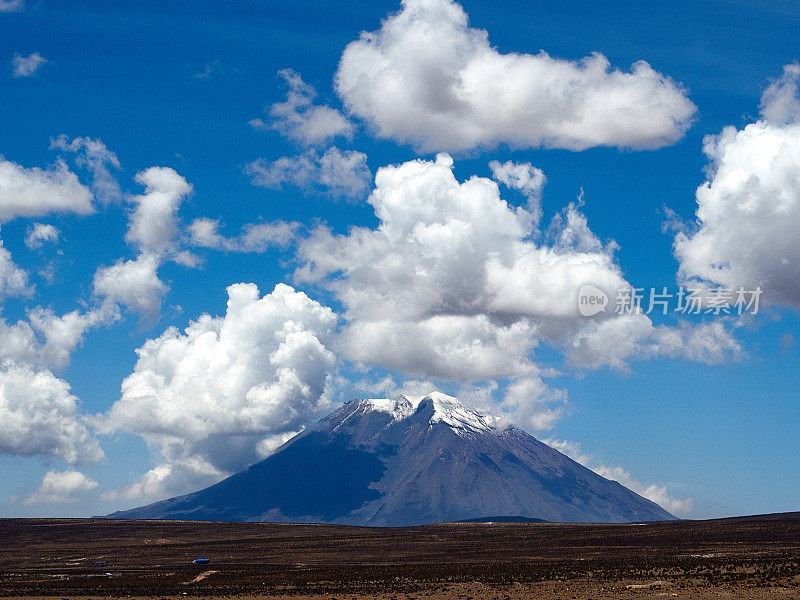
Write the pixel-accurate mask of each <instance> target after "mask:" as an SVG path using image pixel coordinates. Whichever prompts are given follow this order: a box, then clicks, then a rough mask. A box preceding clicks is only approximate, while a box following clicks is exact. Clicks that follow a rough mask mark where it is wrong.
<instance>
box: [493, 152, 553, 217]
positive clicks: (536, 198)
mask: <svg viewBox="0 0 800 600" xmlns="http://www.w3.org/2000/svg"><path fill="white" fill-rule="evenodd" d="M489 168H490V169H491V170H492V177H494V178H495V180H496V181H499V182H500V183H502V184H503V185H505V186H506V187H509V188H511V189H512V190H518V191H519V192H520V193H521V194H522V195H524V196H525V197H526V198H527V199H528V210H529V211H530V213H531V215H533V219H534V221H535V222H536V223H538V222H539V221H540V220H541V218H542V190H543V189H544V184H545V183H547V177H545V175H544V171H542V170H541V169H539V168H537V167H534V166H533V165H532V164H531V163H527V162H526V163H514V162H511V161H510V160H509V161H507V162H504V163H501V162H500V161H497V160H493V161H492V162H490V163H489Z"/></svg>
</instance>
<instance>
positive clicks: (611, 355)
mask: <svg viewBox="0 0 800 600" xmlns="http://www.w3.org/2000/svg"><path fill="white" fill-rule="evenodd" d="M565 352H566V354H567V357H568V358H569V360H570V362H571V363H572V364H573V365H574V366H577V367H580V368H587V369H599V368H601V367H611V368H614V369H619V370H622V371H625V370H627V369H628V361H630V360H646V359H650V358H656V357H666V358H674V359H682V360H689V361H694V362H700V363H703V364H707V365H713V364H720V363H724V362H727V361H729V360H731V359H739V358H741V357H742V356H743V355H744V351H743V349H742V347H741V344H739V342H738V341H736V339H735V338H734V337H733V335H732V333H731V332H730V331H729V330H727V329H726V328H725V323H723V322H722V321H719V320H717V321H709V322H704V323H698V324H695V325H693V324H690V323H688V322H685V321H684V322H681V323H680V324H679V325H678V326H676V327H668V326H665V325H659V326H654V325H653V323H652V321H651V320H650V319H649V318H648V317H647V316H645V315H644V314H642V313H633V314H626V315H618V316H616V317H615V318H612V319H590V320H588V323H587V324H586V325H585V326H584V327H583V328H581V329H580V330H579V331H577V332H576V333H575V334H574V335H573V336H572V337H571V338H570V339H569V341H568V342H567V344H566V345H565Z"/></svg>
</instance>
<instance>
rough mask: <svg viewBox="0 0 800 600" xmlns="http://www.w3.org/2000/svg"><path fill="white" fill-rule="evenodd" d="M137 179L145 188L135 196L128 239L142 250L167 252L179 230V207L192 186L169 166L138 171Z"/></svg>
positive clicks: (155, 252)
mask: <svg viewBox="0 0 800 600" xmlns="http://www.w3.org/2000/svg"><path fill="white" fill-rule="evenodd" d="M135 180H136V183H138V184H140V185H143V186H144V187H145V190H144V194H142V195H140V196H134V197H133V198H132V199H131V201H132V202H133V204H134V206H135V208H134V211H133V214H132V215H131V218H130V222H129V224H128V232H127V233H126V234H125V240H126V241H127V242H128V243H130V244H133V245H135V246H137V247H138V248H139V249H140V250H141V251H142V252H146V253H151V254H162V253H165V252H167V251H168V250H169V249H170V247H171V245H172V242H173V240H174V238H175V236H176V235H177V233H178V220H177V213H178V207H179V206H180V204H181V202H182V201H183V200H184V199H185V198H186V197H187V196H188V195H189V194H190V193H191V191H192V186H191V185H189V183H188V182H187V181H186V180H185V179H184V178H183V177H181V176H180V175H178V174H177V173H176V172H175V171H174V170H173V169H170V168H169V167H150V168H149V169H146V170H144V171H140V172H139V173H137V174H136V177H135Z"/></svg>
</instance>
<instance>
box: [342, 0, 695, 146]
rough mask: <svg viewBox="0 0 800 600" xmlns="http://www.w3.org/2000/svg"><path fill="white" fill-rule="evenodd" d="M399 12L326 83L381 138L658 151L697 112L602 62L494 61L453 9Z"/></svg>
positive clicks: (428, 1) (426, 1)
mask: <svg viewBox="0 0 800 600" xmlns="http://www.w3.org/2000/svg"><path fill="white" fill-rule="evenodd" d="M402 5H403V6H402V9H401V11H400V12H398V13H397V14H394V15H391V16H389V17H388V18H387V19H385V20H384V21H383V23H382V25H381V28H380V30H378V31H376V32H371V33H362V35H361V37H360V38H359V39H358V40H356V41H354V42H351V43H350V44H349V45H348V46H347V48H346V49H345V51H344V53H343V54H342V58H341V62H340V64H339V69H338V71H337V73H336V79H335V85H336V90H337V92H338V93H339V95H340V96H341V97H342V99H343V100H344V103H345V105H346V107H347V108H348V109H349V110H350V111H351V112H352V113H354V114H355V115H358V116H359V117H362V118H364V119H366V120H367V121H368V122H370V123H371V124H372V125H373V126H374V128H375V130H376V132H377V134H378V136H380V137H383V138H392V139H395V140H397V141H400V142H403V143H412V144H414V145H415V146H416V147H417V148H419V149H421V150H425V151H437V150H467V149H470V148H473V147H476V146H485V147H492V146H495V145H497V144H501V143H506V144H509V145H511V146H515V147H521V148H529V147H538V146H546V147H555V148H567V149H571V150H582V149H585V148H589V147H593V146H617V147H622V148H658V147H661V146H665V145H668V144H672V143H674V142H676V141H677V140H679V139H680V138H681V137H682V136H683V134H684V132H685V131H686V129H687V128H688V126H689V124H690V123H691V119H692V116H693V115H694V113H695V110H696V107H695V106H694V104H692V102H691V101H689V100H688V98H687V97H686V94H685V92H684V90H683V89H682V88H681V87H680V86H678V85H676V84H675V83H674V82H673V81H672V80H671V79H669V77H667V76H665V75H662V74H660V73H658V72H656V71H654V70H653V69H652V68H651V67H650V65H648V64H647V63H646V62H643V61H640V62H637V63H635V64H634V65H633V67H632V68H631V71H630V72H624V71H620V70H617V69H614V68H611V66H610V65H609V62H608V60H607V59H606V58H605V57H604V56H603V55H601V54H592V55H591V56H589V57H586V58H584V59H582V60H580V61H569V60H563V59H559V58H554V57H551V56H549V55H548V54H547V53H545V52H544V51H542V52H540V53H539V54H536V55H531V54H516V53H512V54H500V53H499V52H497V50H496V49H495V48H494V47H493V46H492V45H491V44H490V43H489V40H488V35H487V33H486V32H485V31H483V30H478V29H473V28H470V27H469V26H468V23H467V15H466V14H465V13H464V11H463V9H462V8H461V7H460V6H459V5H458V4H456V3H454V2H452V1H451V0H403V3H402ZM498 107H502V110H501V109H498Z"/></svg>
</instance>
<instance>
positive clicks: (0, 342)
mask: <svg viewBox="0 0 800 600" xmlns="http://www.w3.org/2000/svg"><path fill="white" fill-rule="evenodd" d="M116 316H117V315H116V312H115V311H114V310H113V307H111V306H108V305H106V306H101V307H99V308H95V309H92V310H89V311H86V312H83V313H82V312H80V311H79V310H73V311H71V312H68V313H66V314H63V315H56V314H55V312H53V310H52V309H49V308H42V307H36V308H32V309H30V310H28V311H27V319H20V320H18V321H17V322H16V323H8V322H7V321H6V320H5V319H3V318H0V361H3V360H11V361H13V362H15V363H21V364H27V365H31V366H32V367H34V368H36V369H53V368H56V369H57V368H61V367H64V366H66V365H67V364H68V363H69V359H70V356H71V355H72V352H73V351H74V350H75V348H77V347H78V346H79V345H80V344H81V343H82V342H83V339H84V335H85V334H86V332H87V331H89V330H90V329H91V328H93V327H97V326H100V325H104V324H107V323H109V322H111V321H113V320H114V319H115V318H116Z"/></svg>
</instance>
